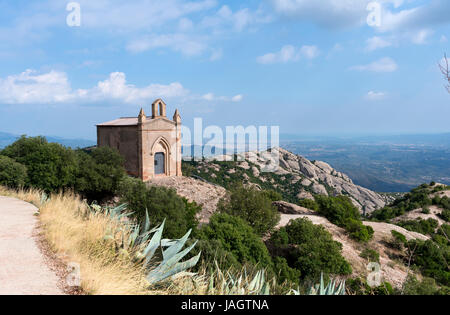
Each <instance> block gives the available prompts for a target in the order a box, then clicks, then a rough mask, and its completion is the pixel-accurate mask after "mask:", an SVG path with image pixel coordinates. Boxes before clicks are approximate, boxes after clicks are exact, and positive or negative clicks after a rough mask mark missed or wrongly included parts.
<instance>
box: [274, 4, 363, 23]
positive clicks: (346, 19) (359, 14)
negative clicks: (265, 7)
mask: <svg viewBox="0 0 450 315" xmlns="http://www.w3.org/2000/svg"><path fill="white" fill-rule="evenodd" d="M270 3H271V4H272V6H273V7H274V9H275V12H277V13H278V14H280V15H283V16H286V17H289V18H294V19H299V20H309V21H312V22H314V23H316V24H318V25H321V26H324V27H328V28H341V27H348V26H355V25H361V24H362V23H363V21H364V19H365V18H366V16H367V13H366V12H367V11H366V6H367V3H368V1H366V0H322V1H317V0H270Z"/></svg>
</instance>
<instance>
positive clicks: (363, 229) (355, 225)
mask: <svg viewBox="0 0 450 315" xmlns="http://www.w3.org/2000/svg"><path fill="white" fill-rule="evenodd" d="M345 229H346V230H347V232H349V233H350V237H351V238H353V239H354V240H356V241H358V242H368V241H370V240H371V239H372V236H373V233H374V231H373V228H372V227H370V226H365V225H364V224H362V222H361V221H358V220H355V219H348V221H347V223H346V224H345Z"/></svg>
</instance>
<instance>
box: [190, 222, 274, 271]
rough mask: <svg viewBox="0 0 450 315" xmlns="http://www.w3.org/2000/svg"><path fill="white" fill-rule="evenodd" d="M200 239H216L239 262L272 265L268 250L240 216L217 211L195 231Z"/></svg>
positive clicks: (264, 265) (262, 265)
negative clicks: (205, 223) (206, 222)
mask: <svg viewBox="0 0 450 315" xmlns="http://www.w3.org/2000/svg"><path fill="white" fill-rule="evenodd" d="M196 235H197V237H198V238H199V239H200V240H217V241H218V242H220V244H221V247H222V248H223V249H224V250H225V251H227V252H230V253H232V254H233V256H234V257H235V258H236V259H237V261H238V262H239V263H241V264H245V263H250V264H253V265H256V264H258V265H259V266H261V267H269V268H271V267H272V260H271V257H270V255H269V252H268V250H267V248H266V246H265V245H264V243H263V242H262V240H261V239H260V237H259V236H258V235H257V234H256V233H255V231H254V230H253V229H252V228H251V227H250V226H249V225H248V224H247V223H246V222H245V221H244V220H242V219H241V218H239V217H235V216H231V215H228V214H226V213H218V214H215V215H213V216H212V217H211V219H210V222H209V224H208V225H205V226H203V227H202V228H201V229H199V230H198V232H197V234H196Z"/></svg>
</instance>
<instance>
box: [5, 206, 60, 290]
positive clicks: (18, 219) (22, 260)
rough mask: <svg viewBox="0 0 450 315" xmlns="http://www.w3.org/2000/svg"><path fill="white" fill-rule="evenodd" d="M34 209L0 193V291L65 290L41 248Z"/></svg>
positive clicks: (53, 265)
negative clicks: (1, 195) (0, 195)
mask: <svg viewBox="0 0 450 315" xmlns="http://www.w3.org/2000/svg"><path fill="white" fill-rule="evenodd" d="M37 211H38V209H37V208H36V207H34V206H33V205H31V204H29V203H26V202H24V201H20V200H18V199H14V198H9V197H0V266H1V268H0V295H62V294H64V293H65V292H64V287H63V284H62V282H61V279H60V277H58V275H57V273H56V272H55V271H54V270H55V268H56V265H55V264H54V261H53V260H51V259H50V258H49V256H46V255H45V254H44V253H43V252H42V251H41V248H45V245H43V244H42V243H41V241H40V238H39V232H38V230H36V226H37V223H38V220H37V217H36V216H35V213H36V212H37ZM52 269H53V270H52Z"/></svg>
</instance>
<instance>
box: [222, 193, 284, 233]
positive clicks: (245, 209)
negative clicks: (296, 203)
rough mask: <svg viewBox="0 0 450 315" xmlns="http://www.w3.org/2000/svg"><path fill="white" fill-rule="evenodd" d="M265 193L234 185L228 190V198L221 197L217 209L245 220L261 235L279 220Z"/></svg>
mask: <svg viewBox="0 0 450 315" xmlns="http://www.w3.org/2000/svg"><path fill="white" fill-rule="evenodd" d="M266 194H267V193H266V192H264V191H259V190H257V189H255V188H253V187H248V188H247V187H243V186H242V185H238V186H235V187H234V188H233V189H232V190H231V191H230V196H229V200H226V199H222V200H221V201H220V202H219V204H218V209H219V211H220V212H222V213H227V214H230V215H233V216H237V217H240V218H242V219H243V220H245V221H246V222H247V223H248V224H249V225H250V226H251V227H252V228H253V229H254V230H255V232H256V233H257V234H258V235H260V236H263V235H265V234H266V233H268V232H270V231H272V230H273V228H274V227H275V226H276V225H277V224H278V222H279V221H280V214H279V213H278V210H277V209H276V207H275V206H273V205H272V200H271V199H270V198H268V197H267V195H266Z"/></svg>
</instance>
